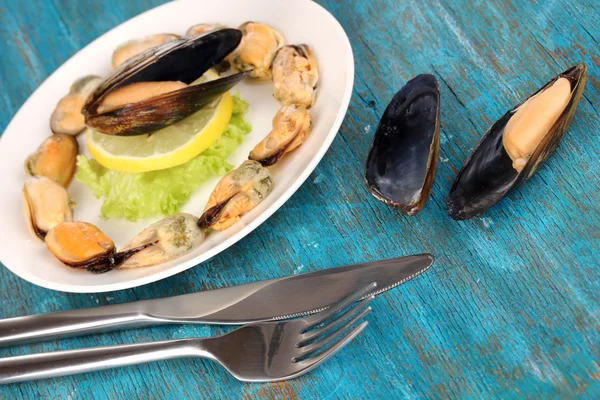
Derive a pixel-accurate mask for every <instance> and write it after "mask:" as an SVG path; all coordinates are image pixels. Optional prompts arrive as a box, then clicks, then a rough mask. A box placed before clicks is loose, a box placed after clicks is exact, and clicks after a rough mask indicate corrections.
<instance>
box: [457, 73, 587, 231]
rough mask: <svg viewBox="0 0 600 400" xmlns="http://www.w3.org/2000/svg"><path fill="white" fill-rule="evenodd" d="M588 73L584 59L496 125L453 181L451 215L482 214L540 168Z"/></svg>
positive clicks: (569, 116)
mask: <svg viewBox="0 0 600 400" xmlns="http://www.w3.org/2000/svg"><path fill="white" fill-rule="evenodd" d="M586 72H587V67H586V66H585V64H579V65H577V66H575V67H572V68H569V69H568V70H566V71H564V72H563V73H561V74H560V75H558V76H557V77H556V78H554V79H552V80H551V81H550V82H548V83H547V84H546V85H544V86H543V87H542V88H541V89H540V90H538V91H537V92H536V93H534V94H533V95H532V96H531V97H529V98H528V99H526V100H525V101H524V102H523V103H521V104H519V105H517V106H516V107H514V108H513V109H511V110H509V111H508V112H507V113H506V114H504V115H503V116H502V117H501V118H500V119H499V120H498V121H496V122H495V123H494V124H493V125H492V127H491V128H490V129H489V130H488V131H487V132H486V134H485V135H484V136H483V137H482V138H481V140H480V142H479V143H478V144H477V146H476V147H475V149H474V150H473V151H472V152H471V155H470V156H469V158H468V159H467V161H466V162H465V164H464V165H463V167H462V169H461V170H460V172H459V173H458V176H457V177H456V180H455V181H454V184H453V185H452V188H451V190H450V194H449V195H448V199H447V206H448V215H450V217H452V218H454V219H457V220H462V219H469V218H473V217H475V216H478V215H480V214H482V213H483V212H485V211H486V210H487V209H488V208H490V207H491V206H493V205H494V204H496V203H497V202H498V201H500V199H501V198H502V197H504V195H506V193H508V191H509V190H510V189H511V188H513V187H515V186H516V185H518V184H519V183H520V182H521V181H522V180H524V179H528V178H529V177H531V176H532V175H533V174H534V173H535V172H536V171H537V169H538V168H539V167H540V165H542V163H543V162H544V161H546V159H547V158H548V157H549V156H550V155H551V154H552V153H553V152H554V150H555V149H556V146H557V145H558V143H559V141H560V140H561V139H562V137H563V136H564V135H565V132H566V131H567V129H568V127H569V125H570V123H571V120H572V119H573V116H574V114H575V110H576V109H577V104H578V102H579V99H580V98H581V95H582V93H583V89H584V87H585V82H586Z"/></svg>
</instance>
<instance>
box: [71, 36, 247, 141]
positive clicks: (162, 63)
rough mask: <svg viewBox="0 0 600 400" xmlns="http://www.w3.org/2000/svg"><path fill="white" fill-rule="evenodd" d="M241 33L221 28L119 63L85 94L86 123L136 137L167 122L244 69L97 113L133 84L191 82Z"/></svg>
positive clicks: (238, 78) (197, 104) (194, 108)
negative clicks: (111, 96) (111, 97)
mask: <svg viewBox="0 0 600 400" xmlns="http://www.w3.org/2000/svg"><path fill="white" fill-rule="evenodd" d="M241 39H242V32H241V31H239V30H237V29H221V30H218V31H213V32H210V33H207V34H205V35H199V36H193V37H191V38H183V39H178V40H173V41H171V42H167V43H164V44H162V45H159V46H156V47H153V48H150V49H148V50H146V51H144V52H142V53H140V54H138V55H136V56H134V57H132V58H131V59H130V60H128V61H126V62H125V63H124V64H122V65H121V66H119V68H117V69H116V70H115V71H114V72H113V73H112V74H111V75H110V76H109V77H108V78H107V79H106V80H105V81H104V82H103V83H101V84H100V85H99V86H98V88H97V89H96V90H95V91H94V93H92V94H91V95H90V97H89V98H88V99H87V101H86V103H85V105H84V107H83V110H82V111H83V115H84V116H85V122H86V125H88V126H89V127H92V128H94V129H96V130H98V131H99V132H102V133H106V134H111V135H141V134H145V133H150V132H154V131H156V130H158V129H161V128H164V127H166V126H169V125H172V124H174V123H176V122H177V121H180V120H182V119H184V118H186V117H188V116H190V115H191V114H193V113H195V112H196V111H198V110H199V109H200V108H202V107H204V106H205V105H207V104H209V103H210V102H211V101H212V100H214V99H215V98H217V97H218V96H220V95H222V94H223V93H225V92H227V91H229V90H230V89H231V88H232V87H233V86H234V85H235V84H237V83H238V82H240V81H241V80H242V79H244V77H245V76H246V75H247V74H248V72H241V73H237V74H234V75H231V76H228V77H224V78H221V79H217V80H214V81H209V82H205V83H201V84H198V85H192V86H189V87H186V88H183V89H180V90H176V91H173V92H169V93H165V94H163V95H160V96H155V97H152V98H149V99H146V100H142V101H140V102H137V103H134V104H127V105H125V106H123V107H121V108H118V109H115V110H112V111H109V112H105V113H102V114H99V113H97V109H98V106H99V105H100V103H101V102H102V100H103V98H104V97H105V96H106V95H107V94H108V93H110V92H111V91H113V90H115V89H117V88H119V87H122V86H125V85H129V84H131V83H136V82H158V81H181V82H184V83H187V84H190V83H192V82H193V81H195V80H196V79H198V78H199V77H200V76H202V74H204V73H205V72H206V71H207V70H208V69H209V68H211V67H213V66H215V65H217V64H219V63H220V62H221V61H223V60H224V59H225V57H227V56H228V55H229V54H230V53H231V52H232V51H233V50H235V48H236V47H237V46H238V44H239V43H240V41H241Z"/></svg>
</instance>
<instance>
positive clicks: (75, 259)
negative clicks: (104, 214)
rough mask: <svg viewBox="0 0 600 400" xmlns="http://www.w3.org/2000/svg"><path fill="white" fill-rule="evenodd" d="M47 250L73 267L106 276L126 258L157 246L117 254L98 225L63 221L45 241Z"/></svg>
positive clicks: (142, 247) (140, 247) (144, 245)
mask: <svg viewBox="0 0 600 400" xmlns="http://www.w3.org/2000/svg"><path fill="white" fill-rule="evenodd" d="M45 242H46V246H47V247H48V250H50V252H52V254H54V255H55V256H56V258H58V259H59V260H60V261H62V263H63V264H65V265H67V266H69V267H72V268H83V269H87V270H88V271H90V272H92V273H103V272H107V271H110V270H111V269H113V268H115V267H117V266H119V265H120V264H121V263H123V262H124V261H125V260H126V259H127V258H129V257H131V256H133V255H135V254H136V253H138V252H139V251H142V250H144V249H145V248H147V247H149V246H153V245H154V244H155V243H146V244H143V245H141V246H139V247H136V248H132V249H129V250H127V251H122V252H119V253H116V252H115V244H114V243H113V241H112V240H111V239H110V238H109V237H107V236H106V235H105V234H104V233H102V231H100V229H98V228H97V227H96V226H94V225H92V224H89V223H87V222H63V223H62V224H59V225H57V226H55V227H54V228H52V229H51V230H50V231H49V232H48V234H47V235H46V238H45Z"/></svg>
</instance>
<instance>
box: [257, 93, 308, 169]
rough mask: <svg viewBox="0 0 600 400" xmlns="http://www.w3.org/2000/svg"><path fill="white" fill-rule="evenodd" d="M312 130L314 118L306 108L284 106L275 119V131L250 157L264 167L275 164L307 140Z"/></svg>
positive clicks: (259, 144)
mask: <svg viewBox="0 0 600 400" xmlns="http://www.w3.org/2000/svg"><path fill="white" fill-rule="evenodd" d="M311 129H312V117H311V116H310V113H309V112H308V110H307V109H306V107H304V106H299V105H296V104H292V105H289V106H283V107H281V108H280V109H279V111H278V112H277V114H276V115H275V117H274V118H273V129H272V130H271V132H269V134H268V135H267V136H265V138H264V139H263V140H262V141H260V143H258V144H257V145H256V146H255V147H254V149H252V151H251V152H250V156H249V157H248V158H249V159H251V160H254V161H258V162H260V163H261V164H262V165H264V166H269V165H273V164H275V163H276V162H277V161H278V160H279V159H280V158H281V157H283V156H284V155H285V154H287V153H289V152H290V151H292V150H294V149H295V148H297V147H298V146H300V145H301V144H302V143H304V140H306V136H307V135H308V133H309V132H310V130H311Z"/></svg>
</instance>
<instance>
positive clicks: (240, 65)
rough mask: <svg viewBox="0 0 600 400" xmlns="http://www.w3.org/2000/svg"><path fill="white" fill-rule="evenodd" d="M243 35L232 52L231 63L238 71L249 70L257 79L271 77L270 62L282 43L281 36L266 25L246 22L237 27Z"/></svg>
mask: <svg viewBox="0 0 600 400" xmlns="http://www.w3.org/2000/svg"><path fill="white" fill-rule="evenodd" d="M239 29H240V30H241V31H242V32H243V34H244V37H243V38H242V42H241V43H240V45H239V47H238V48H237V49H236V50H235V51H234V53H233V64H234V66H235V67H236V68H237V69H238V70H240V71H248V70H250V71H251V72H250V76H251V77H252V78H257V79H270V78H271V63H272V62H273V58H274V57H275V53H277V50H279V49H280V48H281V47H282V46H283V45H284V44H285V40H284V39H283V36H281V34H280V33H279V32H277V31H276V30H275V29H273V28H271V27H270V26H268V25H265V24H261V23H258V22H252V21H249V22H246V23H244V24H242V25H241V26H240V28H239Z"/></svg>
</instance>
